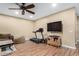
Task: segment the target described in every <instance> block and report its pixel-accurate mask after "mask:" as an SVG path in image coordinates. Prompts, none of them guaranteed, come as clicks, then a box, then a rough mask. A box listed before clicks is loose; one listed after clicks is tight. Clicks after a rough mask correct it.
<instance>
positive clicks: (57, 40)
mask: <svg viewBox="0 0 79 59" xmlns="http://www.w3.org/2000/svg"><path fill="white" fill-rule="evenodd" d="M47 44H49V45H53V46H56V47H60V46H61V44H62V43H61V37H60V36H56V35H53V36H49V37H48V38H47Z"/></svg>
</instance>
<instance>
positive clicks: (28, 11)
mask: <svg viewBox="0 0 79 59" xmlns="http://www.w3.org/2000/svg"><path fill="white" fill-rule="evenodd" d="M26 11H27V12H29V13H31V14H35V12H33V11H30V10H26Z"/></svg>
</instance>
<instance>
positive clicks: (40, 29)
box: [30, 28, 44, 43]
mask: <svg viewBox="0 0 79 59" xmlns="http://www.w3.org/2000/svg"><path fill="white" fill-rule="evenodd" d="M37 32H39V33H41V36H42V39H40V38H37ZM33 33H35V38H31V39H30V40H31V41H33V42H35V43H43V42H44V36H43V28H39V29H38V30H36V31H34V32H33Z"/></svg>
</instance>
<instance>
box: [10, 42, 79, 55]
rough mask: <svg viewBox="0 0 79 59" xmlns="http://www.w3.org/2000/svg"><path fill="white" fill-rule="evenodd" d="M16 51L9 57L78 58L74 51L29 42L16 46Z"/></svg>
mask: <svg viewBox="0 0 79 59" xmlns="http://www.w3.org/2000/svg"><path fill="white" fill-rule="evenodd" d="M16 49H17V50H16V51H15V52H13V53H12V54H11V56H78V52H77V50H75V49H68V48H63V47H61V48H56V47H53V46H50V45H46V44H36V43H33V42H31V41H27V42H26V43H22V44H17V45H16Z"/></svg>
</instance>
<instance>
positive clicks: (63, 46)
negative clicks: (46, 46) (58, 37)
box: [62, 45, 76, 49]
mask: <svg viewBox="0 0 79 59" xmlns="http://www.w3.org/2000/svg"><path fill="white" fill-rule="evenodd" d="M62 47H65V48H70V49H76V47H71V46H67V45H62Z"/></svg>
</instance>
